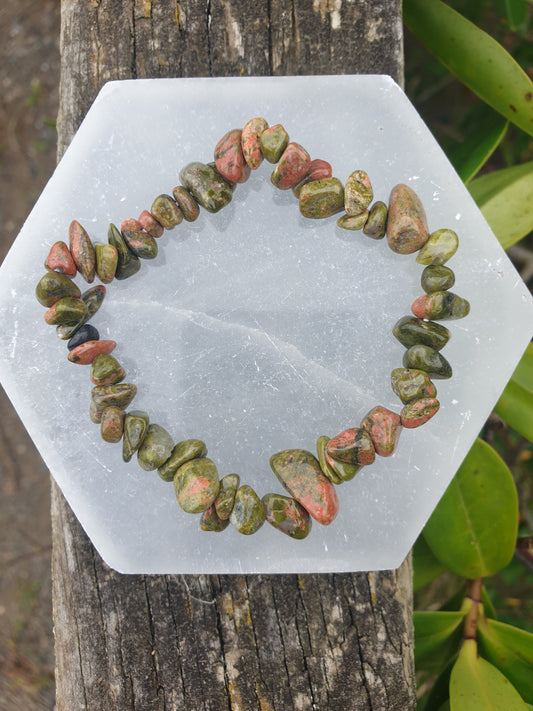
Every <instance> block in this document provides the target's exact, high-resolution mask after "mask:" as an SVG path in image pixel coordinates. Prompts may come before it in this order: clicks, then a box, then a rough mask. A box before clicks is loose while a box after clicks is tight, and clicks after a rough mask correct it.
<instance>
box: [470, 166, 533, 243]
mask: <svg viewBox="0 0 533 711" xmlns="http://www.w3.org/2000/svg"><path fill="white" fill-rule="evenodd" d="M468 190H469V191H470V194H471V195H472V197H473V198H474V200H475V201H476V202H477V204H478V207H479V208H480V210H481V212H482V213H483V216H484V217H485V219H486V220H487V222H488V223H489V225H490V227H491V229H492V231H493V232H494V234H495V235H496V237H497V238H498V240H499V241H500V244H501V245H502V247H503V248H504V249H508V248H509V247H511V246H512V245H513V244H515V243H516V242H518V241H519V240H521V239H522V238H523V237H525V236H526V235H528V234H529V233H530V232H531V230H533V201H532V200H531V195H532V194H533V161H530V162H529V163H524V164H523V165H517V166H513V167H512V168H504V169H503V170H495V171H494V172H492V173H488V174H487V175H482V176H481V177H480V178H476V179H475V180H472V182H471V183H469V184H468Z"/></svg>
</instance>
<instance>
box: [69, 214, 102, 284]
mask: <svg viewBox="0 0 533 711" xmlns="http://www.w3.org/2000/svg"><path fill="white" fill-rule="evenodd" d="M69 246H70V253H71V255H72V259H73V260H74V264H75V265H76V269H77V270H78V271H79V273H80V274H81V275H82V277H83V278H84V279H85V281H86V282H88V283H89V284H92V282H93V281H94V277H95V275H96V254H95V251H94V247H93V243H92V242H91V240H90V237H89V235H88V234H87V232H86V231H85V230H84V229H83V227H82V226H81V225H80V223H79V222H77V221H76V220H73V221H72V222H71V223H70V228H69Z"/></svg>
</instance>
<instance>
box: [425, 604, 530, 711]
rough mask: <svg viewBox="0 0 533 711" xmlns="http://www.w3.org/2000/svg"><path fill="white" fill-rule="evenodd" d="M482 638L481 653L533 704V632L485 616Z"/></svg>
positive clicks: (481, 622)
mask: <svg viewBox="0 0 533 711" xmlns="http://www.w3.org/2000/svg"><path fill="white" fill-rule="evenodd" d="M415 631H416V628H415ZM478 640H479V651H480V654H482V655H483V657H485V659H487V660H488V661H489V662H491V664H494V666H496V667H498V669H499V670H500V671H501V672H502V673H503V674H505V676H506V677H507V678H508V679H509V681H510V682H511V683H512V684H514V686H515V687H516V689H517V691H518V692H519V693H520V695H521V696H522V698H523V699H524V701H527V702H529V703H533V634H531V633H530V632H526V631H525V630H521V629H519V628H518V627H513V625H507V624H505V623H503V622H497V621H496V620H489V619H487V618H486V617H485V616H481V617H480V618H479V619H478Z"/></svg>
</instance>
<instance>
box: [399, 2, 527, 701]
mask: <svg viewBox="0 0 533 711" xmlns="http://www.w3.org/2000/svg"><path fill="white" fill-rule="evenodd" d="M449 7H451V8H453V10H456V11H457V12H458V13H460V14H461V15H462V16H463V17H464V18H466V19H467V20H469V21H470V22H472V23H474V25H476V26H477V27H478V28H480V29H482V30H484V32H485V33H487V34H488V35H490V37H491V38H493V39H494V40H496V41H497V42H498V43H499V44H500V45H501V47H503V48H504V49H505V50H506V51H507V52H508V53H509V55H510V56H511V57H512V58H513V59H514V60H515V62H517V64H518V65H519V66H520V67H521V69H522V70H523V71H524V72H525V74H526V75H527V77H529V80H531V79H533V3H532V2H530V1H529V0H497V1H496V2H495V1H489V0H476V2H471V1H468V0H449V2H447V3H446V6H443V3H440V2H439V0H425V4H423V3H422V0H404V21H405V23H406V25H407V26H408V27H410V28H412V30H413V32H416V34H417V35H418V36H415V35H414V34H413V33H411V32H410V31H408V30H407V27H406V33H405V88H406V92H407V94H408V96H409V98H410V99H411V101H412V102H413V104H414V105H415V107H416V108H417V110H418V111H419V113H420V114H421V116H422V118H423V119H424V121H425V122H426V123H427V125H428V126H429V128H430V130H431V131H432V133H433V135H434V136H435V137H436V139H437V141H438V142H439V144H440V145H441V147H442V148H443V150H444V151H445V153H446V154H447V155H448V157H449V158H450V160H451V162H452V163H453V164H454V166H455V167H456V169H457V170H458V172H459V173H460V175H461V176H462V177H463V179H464V180H465V182H466V183H467V185H468V186H469V189H471V191H472V193H473V195H474V197H477V196H476V192H475V189H474V190H473V189H472V187H471V185H472V183H470V182H469V181H470V180H472V179H474V180H473V182H474V184H475V182H476V180H475V178H479V177H480V176H482V175H490V174H492V175H493V176H495V175H497V171H500V170H503V169H509V168H513V167H516V166H522V168H520V171H521V174H522V175H526V174H527V175H528V178H527V180H526V182H525V183H524V185H523V186H522V188H523V190H524V192H523V195H522V196H521V198H520V199H521V200H525V201H527V204H528V205H531V204H533V180H532V179H531V177H530V176H529V172H530V168H531V166H533V163H532V162H533V138H532V134H533V126H531V122H532V121H533V119H532V116H533V106H532V105H531V93H530V91H529V90H528V89H527V77H523V82H522V83H520V81H521V80H520V77H518V83H519V84H520V87H521V89H523V87H524V86H526V90H525V97H526V104H525V105H524V104H523V105H522V107H521V108H519V110H518V112H517V113H521V114H522V125H524V124H525V125H526V126H527V122H529V124H530V125H529V130H528V131H527V132H526V131H524V130H522V129H521V128H519V127H518V126H516V125H514V123H513V122H509V121H507V120H506V118H505V117H503V116H502V115H501V113H499V112H497V111H496V110H494V109H493V108H491V107H490V106H488V105H487V104H486V103H484V101H482V100H481V99H480V98H479V97H478V95H476V94H475V93H474V92H473V91H472V90H471V89H469V88H467V86H465V84H464V83H463V82H462V81H460V80H459V79H458V78H457V76H455V75H454V73H452V72H453V71H456V70H457V69H458V68H459V70H458V71H457V73H458V74H460V75H461V77H462V78H463V79H465V78H466V80H467V81H468V80H471V82H470V83H471V85H474V84H475V85H476V88H479V89H483V88H485V87H484V84H487V85H488V83H489V81H491V80H493V79H494V75H495V74H496V72H497V69H504V67H503V65H504V64H505V58H504V61H503V62H501V63H500V61H499V57H496V53H495V54H494V55H493V56H494V61H493V64H492V65H491V62H492V59H489V60H488V63H485V64H483V62H482V61H480V62H479V65H478V64H477V62H476V57H475V56H471V57H470V60H469V61H471V65H472V66H463V67H461V66H460V65H461V61H463V62H464V61H465V57H466V56H467V54H468V52H467V51H465V53H464V56H463V55H462V54H461V53H462V51H463V50H465V47H464V40H465V38H467V37H468V32H469V31H470V30H469V29H468V27H463V26H462V25H461V20H460V18H457V17H454V15H453V13H450V12H448V8H449ZM428 17H429V19H430V20H435V19H436V20H437V21H436V22H435V25H434V27H433V28H431V27H430V24H431V22H430V23H428V22H427V18H428ZM441 19H446V20H447V21H448V20H449V26H447V27H444V23H443V24H442V26H440V25H439V20H441ZM454 23H455V24H454ZM465 24H466V23H465ZM428 28H429V29H428ZM443 37H445V38H447V40H448V45H447V46H446V45H445V43H443ZM420 38H422V39H423V40H424V42H425V44H423V43H422V42H421V41H420ZM472 39H473V43H472V44H473V45H474V46H475V41H477V39H479V41H480V42H481V41H485V40H484V39H483V38H482V37H481V36H480V37H479V38H475V37H474V34H473V36H472ZM461 43H463V44H462V46H461ZM428 47H429V48H430V49H431V51H430V49H428ZM456 50H457V53H456V54H455V55H454V53H455V51H456ZM488 51H489V54H490V51H491V47H490V43H488ZM474 54H475V53H474ZM437 57H440V60H441V61H439V59H438V58H437ZM508 64H509V65H511V64H512V62H508ZM445 65H446V66H445ZM489 67H491V68H493V69H494V75H493V76H492V77H491V76H489V72H488V71H487V69H488V68H489ZM450 69H452V71H450ZM508 69H509V70H510V71H512V67H511V66H509V67H508ZM476 72H477V76H476ZM518 73H519V70H518ZM484 74H485V76H484ZM503 75H504V73H502V76H503ZM478 93H483V92H482V91H481V92H478ZM520 95H521V97H523V96H524V92H522V93H521V94H520ZM528 102H529V104H530V105H529V106H528V105H527V103H528ZM507 106H509V102H508V103H507ZM511 108H512V112H511V115H510V116H509V115H508V116H507V118H511V121H514V119H515V116H514V115H513V112H514V111H515V110H514V108H513V107H511ZM518 123H520V121H518ZM482 144H484V145H485V155H484V156H483V159H482V160H480V161H479V165H478V166H476V168H475V170H474V169H472V165H471V166H468V165H467V163H468V159H469V157H471V156H472V155H473V154H475V153H476V151H477V152H478V153H479V155H481V154H482V153H483V151H481V152H480V146H481V145H482ZM493 149H494V150H493ZM478 167H479V168H480V169H479V172H478V170H477V168H478ZM474 176H475V178H474ZM480 184H482V183H478V186H479V185H480ZM510 187H511V189H512V188H513V186H510ZM482 209H483V208H482ZM528 209H529V211H530V212H531V208H528ZM486 216H487V215H486ZM505 218H506V220H507V225H508V229H507V228H506V227H505V226H504V227H503V228H502V231H503V232H506V231H509V232H510V231H511V230H512V224H511V223H512V221H513V214H512V212H509V214H508V215H506V216H505ZM487 219H488V216H487ZM489 222H491V221H490V220H489ZM526 224H529V230H531V228H532V227H533V222H532V220H531V216H529V217H528V218H527V221H526ZM491 225H492V222H491ZM492 226H493V229H494V225H492ZM529 230H525V231H524V233H523V234H524V236H523V237H522V235H520V236H521V237H522V239H520V240H519V241H518V238H517V237H516V236H515V237H514V238H513V239H511V238H509V239H508V244H512V243H513V242H517V243H516V244H513V246H511V247H510V248H509V249H508V250H507V251H508V254H509V256H510V257H511V259H512V260H513V262H514V263H515V266H516V267H517V269H518V270H519V272H520V274H521V276H522V278H523V279H524V281H525V282H526V283H527V284H528V286H529V288H530V290H531V287H532V286H533V235H532V233H531V232H529V234H528V231H529ZM495 232H496V234H497V235H498V237H499V239H500V241H501V242H502V244H504V245H506V239H505V234H504V235H503V238H502V234H499V233H498V230H496V229H495ZM513 378H517V379H518V380H519V381H521V383H522V385H524V386H525V387H526V390H528V389H529V393H528V394H527V396H526V397H523V398H522V399H521V400H520V399H519V398H518V399H513V396H512V395H513V394H512V392H511V390H512V388H510V389H508V390H506V394H507V396H508V397H509V398H510V399H509V401H508V402H507V401H504V399H503V398H502V400H501V401H500V402H499V403H498V405H497V406H496V412H494V413H493V414H492V415H491V417H490V418H489V420H488V421H487V423H486V424H485V426H484V428H483V430H482V432H481V433H480V437H481V438H482V439H483V440H485V442H487V443H489V444H490V445H491V446H492V447H493V448H494V450H495V451H496V452H497V453H498V454H499V455H500V456H501V458H502V459H503V460H504V461H505V463H506V464H507V466H508V467H509V469H510V471H511V472H512V474H513V478H514V482H515V484H516V489H517V493H518V499H519V516H518V541H519V545H518V546H517V549H516V551H515V555H514V556H513V557H512V559H511V560H510V562H509V563H507V564H506V565H505V567H503V568H501V569H500V570H498V571H497V572H496V574H494V575H490V577H484V579H483V585H484V588H483V593H482V599H483V603H484V605H481V606H480V608H479V609H480V612H479V618H480V619H482V620H483V619H485V618H484V614H486V615H487V617H491V616H495V617H496V618H497V619H498V621H499V622H503V623H507V624H510V625H514V626H516V627H518V628H520V629H521V630H526V631H527V632H530V633H533V551H532V547H531V546H532V543H533V541H532V539H531V536H532V534H533V501H532V489H533V485H532V481H533V477H532V474H533V445H532V444H531V441H530V440H531V439H532V437H531V427H530V423H531V422H533V407H532V391H533V347H532V346H531V345H530V347H529V349H528V352H527V354H526V356H525V358H524V359H523V361H522V362H521V366H520V367H519V369H518V370H517V373H516V374H515V376H513ZM515 386H516V387H518V385H517V383H515ZM504 418H505V419H504ZM509 423H511V424H512V426H511V424H509ZM524 435H525V436H524ZM481 449H483V447H481ZM469 456H470V455H469ZM488 464H489V463H488V462H487V465H488ZM462 469H463V467H462ZM460 474H461V470H460V473H459V475H460ZM459 475H458V476H459ZM463 478H464V476H463ZM447 494H448V492H447ZM496 496H497V495H496ZM445 498H446V495H445ZM443 502H444V500H443ZM443 502H441V504H442V503H443ZM441 504H439V506H441ZM448 510H449V501H448ZM432 518H434V517H432ZM441 520H442V517H441ZM430 523H431V521H430ZM427 528H428V529H429V528H430V527H429V526H428V527H427ZM429 533H430V530H428V531H427V534H426V537H425V538H424V537H423V536H421V537H420V539H419V540H418V542H417V544H416V545H415V550H414V567H415V609H416V610H424V611H439V614H440V616H441V620H444V621H446V619H447V620H448V623H449V624H450V625H451V626H450V629H449V630H448V631H447V632H446V633H444V622H442V625H443V626H442V628H441V629H440V630H439V633H441V637H442V639H441V641H440V642H439V644H437V642H436V636H435V630H436V627H435V625H437V627H438V624H439V623H438V615H437V616H433V618H430V617H429V616H425V615H427V613H425V612H424V613H422V614H420V613H415V629H417V625H418V630H417V633H418V637H417V644H418V645H419V648H418V658H417V669H418V680H419V684H420V688H419V696H420V699H419V708H438V709H440V708H443V709H444V708H450V707H451V708H452V710H453V709H459V708H463V706H461V703H462V702H460V701H459V697H458V695H457V693H456V694H455V698H454V694H453V690H452V687H453V681H452V684H451V685H450V683H449V680H450V673H451V674H452V678H453V672H452V669H453V668H454V666H455V669H456V670H458V668H459V667H460V666H461V664H462V665H463V669H464V668H465V665H466V666H468V664H469V663H470V662H468V661H466V660H467V657H468V655H467V653H466V650H465V652H464V653H463V654H462V655H461V654H459V655H457V651H458V649H460V648H461V646H460V640H461V632H460V629H461V628H460V627H457V623H456V619H455V618H454V617H453V615H457V614H458V613H457V612H449V611H452V610H453V611H457V610H460V609H461V604H463V606H464V602H465V601H466V600H467V599H468V594H469V591H471V590H472V582H471V581H468V580H466V579H465V578H466V577H467V576H466V575H465V577H461V575H453V574H452V573H450V572H449V570H446V568H449V567H450V566H445V565H443V564H442V560H439V559H438V556H435V551H434V550H432V549H431V545H428V541H429V543H430V544H431V543H432V541H431V536H430V535H429ZM426 539H427V540H426ZM497 546H498V541H497V540H495V541H494V547H497ZM451 567H453V566H451ZM459 567H460V566H459ZM463 575H464V574H463ZM478 575H483V576H484V575H485V574H484V573H478ZM465 595H466V596H467V598H465ZM467 607H468V606H467ZM468 609H469V608H468ZM444 611H446V612H444ZM463 614H465V613H464V610H463ZM417 615H418V622H417ZM446 615H448V618H446ZM476 615H477V613H476ZM450 616H452V617H450ZM452 622H453V624H452ZM477 624H478V627H477V637H478V642H479V644H480V645H481V647H480V649H481V652H482V654H483V651H484V650H483V644H482V641H483V640H482V637H483V635H482V627H483V625H484V624H486V622H481V623H479V622H477ZM431 625H433V628H431ZM461 626H462V623H461ZM452 627H453V630H452ZM430 628H431V629H430ZM512 634H516V635H518V634H521V633H518V632H517V633H515V632H512ZM443 640H445V644H443ZM517 644H518V646H520V645H522V651H524V650H526V649H527V653H526V655H525V657H524V660H525V662H526V667H525V668H526V669H527V668H528V666H527V664H529V665H530V667H529V668H530V669H531V675H530V676H531V682H530V683H529V684H528V685H527V688H526V690H525V691H524V688H523V687H522V689H521V694H522V697H523V698H524V699H525V700H529V702H530V703H531V696H529V698H527V697H528V695H529V694H530V692H531V693H533V652H532V651H531V650H532V649H533V647H532V645H533V638H524V637H522V638H521V640H520V641H519V642H518V643H517ZM428 645H429V647H428ZM432 645H433V646H432ZM465 646H466V645H463V647H462V648H463V649H464V647H465ZM427 649H430V653H429V654H427V653H426V651H427ZM439 654H440V659H439V664H436V663H435V658H436V657H438V656H439ZM458 656H459V660H460V663H456V659H457V658H458ZM526 657H527V658H526ZM472 659H474V666H475V657H472V658H471V659H470V661H472ZM419 662H420V663H419ZM482 664H485V663H484V662H482ZM486 666H490V665H486ZM496 666H498V665H496ZM504 666H505V664H504ZM468 668H469V672H468V674H467V677H468V678H469V682H468V683H469V684H472V685H474V682H472V677H473V676H474V674H473V672H472V668H471V667H468ZM499 668H500V671H505V669H503V668H502V667H501V666H500V667H499ZM478 671H479V670H478ZM485 671H486V669H485ZM481 676H482V675H481ZM458 678H459V674H458V673H457V672H456V674H455V684H456V687H457V684H459V683H464V679H463V680H462V681H461V682H459V681H458ZM435 680H436V681H435ZM441 682H443V683H441ZM439 686H440V687H441V688H440V689H439V688H437V687H439ZM518 686H519V685H518ZM432 688H433V691H432ZM450 690H452V691H451V697H450V698H448V693H449V692H450ZM470 703H472V701H470ZM448 704H450V706H448ZM509 704H510V705H509V706H508V707H507V706H499V705H498V703H497V702H495V704H494V706H491V707H490V708H495V709H500V708H502V709H503V708H505V709H506V711H507V708H515V706H512V703H511V701H509ZM464 708H474V707H473V706H469V705H466V706H464ZM476 708H477V707H476ZM480 708H481V707H480ZM483 708H485V707H483ZM516 708H522V706H516ZM528 708H531V707H528Z"/></svg>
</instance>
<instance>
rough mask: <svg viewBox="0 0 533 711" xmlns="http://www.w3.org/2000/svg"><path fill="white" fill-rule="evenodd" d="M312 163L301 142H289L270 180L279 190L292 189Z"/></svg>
mask: <svg viewBox="0 0 533 711" xmlns="http://www.w3.org/2000/svg"><path fill="white" fill-rule="evenodd" d="M310 165H311V158H310V157H309V153H308V152H307V151H306V150H305V148H302V146H301V145H300V144H299V143H289V144H288V146H287V148H285V150H284V151H283V153H282V155H281V158H280V159H279V162H278V164H277V165H276V167H275V168H274V170H273V171H272V175H271V177H270V180H271V182H272V184H273V185H275V186H276V187H277V188H278V189H279V190H290V189H291V188H294V187H295V186H296V185H298V183H299V182H301V181H302V180H303V178H304V177H305V176H306V175H307V173H308V171H309V167H310Z"/></svg>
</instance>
